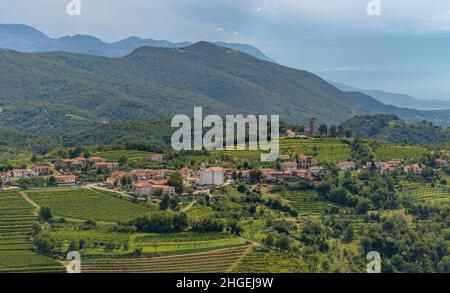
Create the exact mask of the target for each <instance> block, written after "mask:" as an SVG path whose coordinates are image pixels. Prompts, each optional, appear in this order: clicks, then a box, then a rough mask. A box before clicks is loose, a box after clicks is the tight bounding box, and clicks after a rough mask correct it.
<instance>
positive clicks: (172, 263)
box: [81, 246, 248, 273]
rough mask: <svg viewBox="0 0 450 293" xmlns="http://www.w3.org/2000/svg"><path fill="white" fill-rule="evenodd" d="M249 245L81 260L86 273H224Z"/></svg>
mask: <svg viewBox="0 0 450 293" xmlns="http://www.w3.org/2000/svg"><path fill="white" fill-rule="evenodd" d="M247 249H248V248H247V247H246V246H239V247H233V248H226V249H220V250H212V251H208V252H202V253H193V254H184V255H175V256H165V257H152V258H148V257H144V258H126V259H93V260H85V261H84V262H82V266H81V271H82V272H85V273H95V272H97V273H99V272H100V273H118V272H120V273H225V272H230V271H231V270H232V269H233V268H234V266H236V265H237V263H238V262H239V261H240V259H241V258H242V257H243V256H244V255H245V253H246V251H247Z"/></svg>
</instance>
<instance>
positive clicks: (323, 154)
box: [280, 138, 352, 163]
mask: <svg viewBox="0 0 450 293" xmlns="http://www.w3.org/2000/svg"><path fill="white" fill-rule="evenodd" d="M280 142H281V151H282V152H283V153H288V154H292V155H294V156H298V155H301V154H304V155H311V156H314V159H315V160H316V161H317V162H318V163H337V162H341V161H347V160H350V159H351V155H352V154H351V149H350V147H349V146H348V145H346V144H344V143H343V142H341V141H339V140H337V139H307V140H304V139H291V138H289V139H281V140H280Z"/></svg>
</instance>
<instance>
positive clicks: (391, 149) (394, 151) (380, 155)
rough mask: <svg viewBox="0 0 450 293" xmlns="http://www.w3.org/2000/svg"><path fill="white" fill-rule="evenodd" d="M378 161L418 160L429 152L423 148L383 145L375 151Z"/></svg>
mask: <svg viewBox="0 0 450 293" xmlns="http://www.w3.org/2000/svg"><path fill="white" fill-rule="evenodd" d="M373 152H374V154H375V159H376V160H377V161H390V160H407V159H413V160H417V159H419V158H421V157H422V156H423V155H424V154H425V153H426V152H427V151H426V150H425V149H423V148H421V147H414V146H400V145H381V146H378V147H375V148H374V149H373Z"/></svg>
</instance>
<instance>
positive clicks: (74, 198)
mask: <svg viewBox="0 0 450 293" xmlns="http://www.w3.org/2000/svg"><path fill="white" fill-rule="evenodd" d="M26 193H27V195H28V196H29V197H30V198H31V199H32V200H33V201H34V202H36V203H37V204H39V205H40V206H49V207H50V208H51V209H52V210H53V212H54V213H55V214H56V215H58V216H62V217H66V218H71V219H93V220H95V221H104V222H120V221H123V222H124V221H129V220H132V219H135V218H137V217H139V216H143V215H147V214H149V213H150V212H152V211H155V209H154V208H151V207H148V206H144V205H140V204H133V203H131V202H129V201H127V200H124V199H121V198H117V197H115V196H114V195H113V194H111V193H108V192H103V191H99V190H91V189H54V190H33V191H27V192H26Z"/></svg>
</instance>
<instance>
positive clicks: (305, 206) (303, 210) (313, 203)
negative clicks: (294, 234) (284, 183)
mask: <svg viewBox="0 0 450 293" xmlns="http://www.w3.org/2000/svg"><path fill="white" fill-rule="evenodd" d="M281 196H282V197H283V198H284V199H286V200H288V201H289V203H290V204H291V206H292V207H293V208H295V209H296V210H297V211H298V212H299V215H300V216H310V215H316V216H317V215H321V214H323V213H324V212H325V211H326V210H327V209H330V208H332V207H335V206H336V205H334V204H332V203H330V202H327V201H324V200H321V199H320V197H319V194H318V193H317V191H315V190H307V191H284V192H282V193H281Z"/></svg>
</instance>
